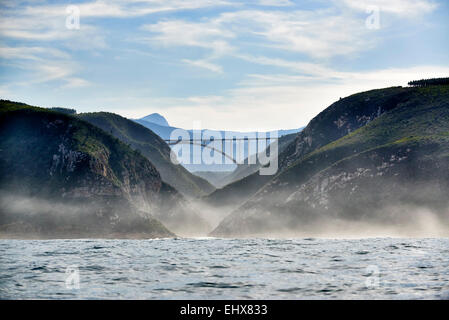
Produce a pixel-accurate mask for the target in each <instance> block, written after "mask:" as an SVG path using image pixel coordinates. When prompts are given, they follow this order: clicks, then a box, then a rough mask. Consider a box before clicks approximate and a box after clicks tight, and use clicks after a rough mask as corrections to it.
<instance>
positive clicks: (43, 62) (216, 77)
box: [0, 0, 449, 130]
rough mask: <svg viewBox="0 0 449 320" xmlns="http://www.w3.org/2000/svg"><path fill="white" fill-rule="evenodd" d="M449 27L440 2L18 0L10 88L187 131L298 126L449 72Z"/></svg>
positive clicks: (44, 101)
mask: <svg viewBox="0 0 449 320" xmlns="http://www.w3.org/2000/svg"><path fill="white" fill-rule="evenodd" d="M68 6H75V9H73V7H70V9H69V11H67V10H68V9H67V7H68ZM70 10H72V11H70ZM73 10H79V13H80V16H79V17H80V20H79V21H80V24H79V29H77V28H72V27H70V26H69V28H68V27H67V26H66V20H67V19H68V17H69V22H70V21H73V20H71V19H70V18H71V16H69V15H70V14H71V13H73V12H75V11H73ZM448 30H449V4H448V3H447V1H437V0H369V1H363V0H362V1H360V0H341V1H337V0H334V1H332V0H330V1H289V0H253V1H238V0H130V1H124V0H112V1H111V0H110V1H95V0H91V1H68V2H63V1H45V0H35V1H20V0H15V1H12V0H11V1H10V0H6V1H2V2H1V4H0V96H1V97H2V98H4V99H10V100H16V101H22V102H26V103H29V104H32V105H39V106H46V107H50V106H61V107H74V108H76V109H77V110H78V111H79V112H88V111H100V110H103V111H110V112H115V113H118V114H121V115H123V116H126V117H129V118H137V117H141V116H144V115H147V114H149V113H153V112H159V113H161V114H163V115H164V116H165V117H166V118H167V119H168V121H169V123H170V124H172V125H175V126H180V127H185V128H191V127H192V124H193V123H194V122H195V123H196V125H198V122H200V123H201V126H202V127H203V128H210V129H229V130H273V129H281V128H283V129H288V128H297V127H301V126H303V125H306V124H307V122H308V121H309V120H310V119H311V118H312V117H313V116H315V115H316V114H318V113H319V112H320V111H321V110H323V109H324V108H326V107H327V106H328V105H330V104H331V103H332V102H333V101H335V100H338V99H339V98H340V97H344V96H347V95H349V94H352V93H356V92H359V91H363V90H369V89H373V88H381V87H387V86H392V85H406V83H407V82H408V81H409V80H413V79H420V78H426V77H436V76H449V54H448V52H449V40H448Z"/></svg>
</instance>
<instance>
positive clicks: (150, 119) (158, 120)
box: [140, 113, 169, 127]
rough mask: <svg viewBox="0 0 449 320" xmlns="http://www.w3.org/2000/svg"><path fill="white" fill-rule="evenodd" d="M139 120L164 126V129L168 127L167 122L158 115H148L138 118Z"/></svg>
mask: <svg viewBox="0 0 449 320" xmlns="http://www.w3.org/2000/svg"><path fill="white" fill-rule="evenodd" d="M140 120H145V121H148V122H152V123H155V124H158V125H160V126H164V127H168V126H169V124H168V122H167V120H166V119H165V118H164V117H163V116H161V115H160V114H159V113H152V114H149V115H147V116H145V117H143V118H140Z"/></svg>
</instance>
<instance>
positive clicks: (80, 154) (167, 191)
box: [0, 100, 182, 238]
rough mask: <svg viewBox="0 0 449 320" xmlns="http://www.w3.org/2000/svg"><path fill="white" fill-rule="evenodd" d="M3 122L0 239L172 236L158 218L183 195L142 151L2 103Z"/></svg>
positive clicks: (78, 123)
mask: <svg viewBox="0 0 449 320" xmlns="http://www.w3.org/2000/svg"><path fill="white" fill-rule="evenodd" d="M0 115H1V116H0V202H1V205H0V235H1V236H4V235H13V236H14V235H16V236H19V237H39V238H55V237H64V238H72V237H77V238H79V237H114V238H136V237H137V238H153V237H171V236H174V234H173V233H171V232H170V231H168V229H167V228H165V226H164V225H163V224H161V223H160V222H159V221H158V220H157V219H155V216H157V215H159V216H160V214H161V213H160V208H161V207H164V210H165V212H164V214H166V215H170V214H174V213H173V212H172V210H175V208H176V210H178V208H177V206H178V205H180V201H182V196H181V195H179V194H178V193H177V192H176V190H174V189H173V188H171V187H170V186H167V185H165V183H163V182H162V180H161V177H160V175H159V172H158V171H157V170H156V168H155V167H154V166H153V165H152V164H151V163H150V161H148V160H147V159H146V158H145V157H143V156H142V155H141V154H140V152H138V151H134V150H132V149H131V148H129V147H128V146H127V145H125V144H123V143H122V142H120V141H119V140H118V139H116V138H114V137H112V136H110V135H109V134H107V133H105V132H104V131H103V130H101V129H99V128H97V127H95V126H93V125H91V124H89V123H87V122H85V121H82V120H80V119H78V118H76V117H73V116H70V115H67V114H63V113H59V112H55V111H50V110H48V109H43V108H37V107H31V106H28V105H25V104H21V103H15V102H10V101H5V100H1V101H0ZM167 201H170V204H169V205H168V206H167Z"/></svg>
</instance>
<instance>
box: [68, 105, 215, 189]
mask: <svg viewBox="0 0 449 320" xmlns="http://www.w3.org/2000/svg"><path fill="white" fill-rule="evenodd" d="M77 117H79V118H80V119H83V120H85V121H88V122H90V123H92V124H93V125H95V126H98V127H100V128H101V129H103V130H104V131H106V132H108V133H110V134H111V135H113V136H115V137H116V138H118V139H120V140H121V141H123V142H125V143H127V144H128V145H130V146H131V147H132V148H134V149H136V150H139V151H140V152H141V153H142V154H143V155H144V156H145V157H147V158H148V159H149V160H150V161H151V162H152V163H153V164H154V165H155V166H156V168H157V169H158V171H159V172H160V173H161V176H162V179H163V180H164V181H165V182H167V183H168V184H170V185H172V186H174V187H175V188H176V189H177V190H178V191H180V192H182V193H183V194H185V195H188V196H202V195H205V194H208V193H210V192H212V191H213V190H214V187H213V186H212V185H211V184H210V183H209V182H207V181H206V180H204V179H202V178H200V177H197V176H195V175H193V174H191V173H190V172H188V171H187V170H186V169H185V168H184V167H182V166H180V165H174V164H173V163H172V162H171V160H170V147H169V146H168V145H167V144H166V143H165V142H164V141H163V140H162V139H161V138H160V137H159V136H157V135H156V134H155V133H153V132H152V131H151V130H149V129H147V128H145V127H144V126H142V125H140V124H138V123H135V122H134V121H131V120H128V119H126V118H123V117H121V116H119V115H116V114H113V113H107V112H95V113H83V114H79V115H77Z"/></svg>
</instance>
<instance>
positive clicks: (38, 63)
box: [0, 46, 89, 88]
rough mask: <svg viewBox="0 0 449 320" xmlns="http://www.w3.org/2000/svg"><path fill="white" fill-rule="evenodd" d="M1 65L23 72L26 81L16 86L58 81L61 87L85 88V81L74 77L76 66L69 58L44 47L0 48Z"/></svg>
mask: <svg viewBox="0 0 449 320" xmlns="http://www.w3.org/2000/svg"><path fill="white" fill-rule="evenodd" d="M0 58H1V59H3V60H4V62H3V64H4V65H7V66H10V67H15V68H19V69H22V70H25V72H26V74H27V79H26V80H24V81H21V82H18V83H16V84H19V85H30V84H36V83H44V82H49V81H55V80H60V81H62V82H63V83H64V85H63V87H67V88H74V87H80V86H86V85H88V84H89V82H88V81H87V80H84V79H81V78H79V77H74V74H76V73H78V71H79V70H78V69H79V68H78V66H77V65H76V63H74V62H72V61H71V56H70V55H69V54H67V53H65V52H63V51H60V50H58V49H53V48H46V47H7V46H0Z"/></svg>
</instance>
